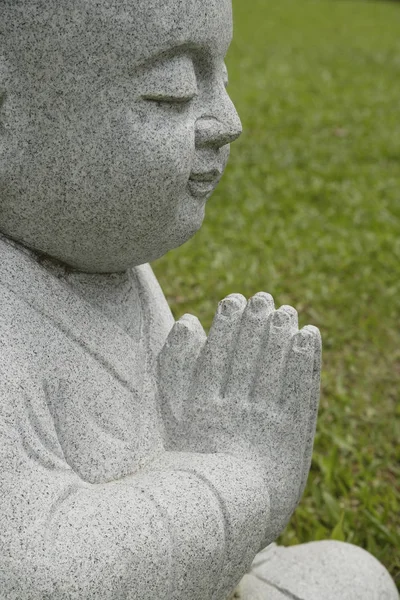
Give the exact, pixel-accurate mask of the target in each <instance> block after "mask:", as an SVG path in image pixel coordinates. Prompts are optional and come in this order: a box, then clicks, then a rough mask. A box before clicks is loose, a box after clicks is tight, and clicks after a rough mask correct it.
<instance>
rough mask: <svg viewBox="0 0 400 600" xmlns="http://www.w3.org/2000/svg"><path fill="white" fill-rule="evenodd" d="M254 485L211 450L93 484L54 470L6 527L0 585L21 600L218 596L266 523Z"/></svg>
mask: <svg viewBox="0 0 400 600" xmlns="http://www.w3.org/2000/svg"><path fill="white" fill-rule="evenodd" d="M31 475H32V476H33V477H34V479H35V478H36V477H37V476H36V475H35V474H31ZM39 477H40V475H39ZM68 477H70V482H69V483H68ZM61 484H63V485H61ZM262 486H263V483H262V481H260V480H259V478H258V477H257V474H256V473H251V467H249V466H248V465H244V464H241V465H239V463H238V461H236V459H233V458H231V457H229V456H213V455H181V454H177V455H174V454H168V455H165V456H164V457H163V458H162V459H160V460H159V461H157V463H154V464H153V465H152V466H151V467H149V468H148V469H147V471H146V472H142V473H139V474H137V475H135V476H130V477H127V478H124V479H121V480H119V481H116V482H113V483H107V484H102V485H91V484H84V483H83V482H81V481H80V480H79V479H78V478H77V477H75V476H73V475H72V473H71V474H70V476H66V475H61V474H60V477H57V476H56V480H55V481H54V483H53V480H48V482H47V484H46V483H45V482H44V481H43V482H42V483H41V485H40V486H39V487H38V490H39V489H40V493H41V497H40V498H37V500H35V505H36V504H37V507H36V508H34V507H33V505H32V503H30V506H29V507H28V506H27V507H26V509H25V516H24V515H23V514H22V513H21V517H22V519H21V524H22V527H19V526H18V525H17V523H15V528H14V526H13V531H11V530H10V531H9V534H10V535H9V537H10V539H14V540H18V547H21V550H19V549H17V548H16V547H15V544H14V542H13V544H14V545H13V548H12V549H11V548H10V549H9V551H7V552H6V554H7V555H8V554H10V555H11V556H12V561H11V562H10V564H8V563H7V565H5V564H3V567H4V568H3V569H1V571H2V572H3V573H4V574H5V579H4V581H2V582H1V587H2V589H3V590H7V593H8V594H9V595H8V596H7V597H10V598H13V596H12V593H14V591H15V590H17V595H16V596H15V597H16V598H18V597H24V598H27V600H42V598H43V597H44V596H46V594H47V595H51V598H52V599H54V600H67V599H68V600H70V599H74V598H79V599H84V598H89V597H96V598H97V599H98V600H111V599H113V598H115V597H116V596H117V595H118V593H120V594H121V596H122V595H123V596H124V598H126V599H127V600H134V599H135V600H136V599H137V598H140V599H141V600H153V599H154V598H164V597H165V598H168V600H187V599H188V598H190V600H206V599H207V598H211V597H212V598H213V599H214V598H215V600H225V598H226V596H227V594H228V593H229V592H230V591H231V590H232V589H233V587H234V586H235V584H236V583H237V580H238V579H239V578H240V577H241V575H242V574H243V573H244V571H245V569H246V568H247V567H248V566H249V564H250V562H251V560H252V559H253V557H254V555H255V553H256V551H257V549H258V546H259V543H260V537H261V535H262V532H263V528H264V526H265V523H266V522H267V512H268V497H267V496H266V495H265V494H264V492H263V489H262ZM25 487H27V488H28V487H32V486H31V484H29V482H28V481H27V480H26V479H25V482H24V483H23V485H22V487H21V492H22V490H23V489H24V488H25ZM14 488H15V486H14ZM57 489H58V490H59V491H58V492H57ZM23 505H24V503H23V502H20V508H22V507H23ZM33 510H34V513H33V512H32V511H33ZM39 510H40V514H41V515H43V517H42V516H40V518H39V513H38V511H39ZM28 524H29V531H28V529H27V525H28ZM33 524H34V529H32V525H33ZM21 529H22V531H21ZM6 535H7V534H6ZM23 546H26V548H25V549H24V550H22V547H23ZM5 550H7V548H5ZM0 579H1V576H0Z"/></svg>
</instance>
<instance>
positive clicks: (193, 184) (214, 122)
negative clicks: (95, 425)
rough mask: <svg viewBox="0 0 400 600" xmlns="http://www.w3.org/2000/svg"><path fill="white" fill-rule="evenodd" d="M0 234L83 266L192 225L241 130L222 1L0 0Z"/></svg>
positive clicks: (161, 241)
mask: <svg viewBox="0 0 400 600" xmlns="http://www.w3.org/2000/svg"><path fill="white" fill-rule="evenodd" d="M0 14H1V22H0V231H2V232H3V233H4V234H5V235H7V236H9V237H11V238H13V239H15V240H17V241H20V242H21V243H23V244H25V245H26V246H28V247H30V248H33V249H35V250H37V251H39V252H41V253H45V254H47V255H50V256H52V257H54V258H56V259H58V260H60V261H62V262H64V263H66V264H68V265H70V266H72V267H74V268H76V269H79V270H82V271H88V272H99V273H101V272H102V273H106V272H117V271H123V270H126V269H127V268H129V267H130V266H134V265H138V264H142V263H144V262H147V261H151V260H154V259H156V258H158V257H159V256H161V255H163V254H164V253H165V252H167V251H168V250H170V249H171V248H174V247H177V246H179V245H180V244H182V243H184V242H185V241H186V240H187V239H188V238H190V237H191V236H192V235H193V234H194V233H195V232H196V231H197V230H198V229H199V227H200V225H201V223H202V220H203V218H204V209H205V204H206V201H207V199H208V197H209V196H210V195H211V193H212V191H213V190H214V188H215V186H216V185H217V183H218V181H219V179H220V177H221V175H222V172H223V171H224V168H225V166H226V162H227V159H228V154H229V143H230V142H231V141H233V140H235V139H236V138H237V137H238V135H239V134H240V131H241V125H240V120H239V118H238V116H237V113H236V111H235V109H234V107H233V105H232V102H231V100H230V99H229V97H228V95H227V92H226V78H227V75H226V69H225V66H224V57H225V54H226V52H227V50H228V46H229V43H230V40H231V30H232V18H231V5H230V0H63V1H62V2H60V1H59V0H0Z"/></svg>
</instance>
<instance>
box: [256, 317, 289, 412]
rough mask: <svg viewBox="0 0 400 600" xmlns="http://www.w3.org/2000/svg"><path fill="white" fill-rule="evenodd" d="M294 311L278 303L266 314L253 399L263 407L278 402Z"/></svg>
mask: <svg viewBox="0 0 400 600" xmlns="http://www.w3.org/2000/svg"><path fill="white" fill-rule="evenodd" d="M297 322H298V318H297V312H296V311H295V309H294V308H292V307H291V306H281V307H280V308H279V309H278V310H277V311H275V312H274V313H272V314H271V315H270V317H269V329H268V335H267V339H266V344H265V346H264V347H263V348H262V350H261V353H260V355H259V360H258V364H257V369H256V378H255V385H254V389H253V393H252V399H253V402H254V403H256V404H260V405H262V406H265V405H266V404H269V403H272V402H277V401H278V399H279V398H280V391H281V388H282V383H283V374H282V368H283V359H284V356H285V353H286V352H287V350H288V347H289V343H290V339H291V337H292V335H293V334H294V333H295V332H296V331H297Z"/></svg>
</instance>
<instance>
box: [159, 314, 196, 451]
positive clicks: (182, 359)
mask: <svg viewBox="0 0 400 600" xmlns="http://www.w3.org/2000/svg"><path fill="white" fill-rule="evenodd" d="M205 341H206V334H205V332H204V329H203V327H202V326H201V324H200V321H199V320H198V319H197V318H196V317H194V316H193V315H189V314H186V315H184V316H183V317H182V318H181V319H179V321H177V322H176V323H175V324H174V326H173V327H172V329H171V331H170V333H169V335H168V338H167V340H166V342H165V345H164V347H163V348H162V350H161V352H160V354H159V356H158V365H157V375H158V390H159V399H160V410H161V416H162V420H163V423H164V427H165V434H166V436H165V442H166V445H167V446H169V448H168V449H172V448H171V444H173V443H174V441H175V443H176V439H177V436H178V430H180V429H181V427H182V424H183V420H184V411H185V403H186V400H187V397H188V393H189V388H190V385H191V383H192V381H193V376H194V370H195V366H196V362H197V358H198V356H199V354H200V351H201V349H202V347H203V345H204V343H205Z"/></svg>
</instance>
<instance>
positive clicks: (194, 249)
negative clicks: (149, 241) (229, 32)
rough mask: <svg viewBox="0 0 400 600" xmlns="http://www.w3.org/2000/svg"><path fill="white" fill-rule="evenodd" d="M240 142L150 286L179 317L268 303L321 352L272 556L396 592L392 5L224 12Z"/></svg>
mask: <svg viewBox="0 0 400 600" xmlns="http://www.w3.org/2000/svg"><path fill="white" fill-rule="evenodd" d="M234 9H235V39H234V43H233V45H232V47H231V50H230V54H229V57H228V67H229V71H230V81H231V83H230V93H231V96H232V98H233V100H234V101H235V103H236V106H237V108H238V111H239V113H240V115H241V117H242V121H243V126H244V133H243V135H242V137H241V138H240V139H239V140H238V141H237V142H236V143H235V144H234V145H233V147H232V155H231V161H230V164H229V167H228V170H227V173H226V175H225V177H224V179H223V181H222V183H221V185H220V188H219V189H218V190H217V192H216V193H215V195H214V196H213V198H212V199H211V200H210V201H209V205H208V209H207V217H206V221H205V224H204V227H203V229H202V230H201V232H200V233H199V234H198V235H197V236H196V237H195V238H194V239H193V240H191V241H190V242H189V243H188V244H186V245H185V246H184V247H182V248H180V249H178V250H176V251H174V252H172V253H170V254H168V256H167V257H165V258H163V259H162V260H160V261H158V262H157V263H156V264H155V265H154V266H155V271H156V273H157V275H158V277H159V279H160V282H161V284H162V286H163V288H164V290H165V292H166V294H167V297H168V300H169V302H170V304H171V306H172V308H173V311H174V314H175V315H176V317H178V316H181V315H182V314H183V313H184V312H191V313H194V314H196V315H197V316H198V317H199V318H200V319H201V320H202V322H203V324H204V325H205V326H206V327H208V326H209V325H210V322H211V319H212V316H213V313H214V310H215V307H216V304H217V302H218V301H219V300H220V299H221V298H222V297H223V296H225V295H226V294H229V293H231V292H234V291H235V292H236V291H240V292H242V293H243V294H245V295H246V296H250V295H252V294H253V293H255V292H257V291H259V290H266V291H269V292H271V293H272V294H273V295H274V297H275V299H276V301H277V303H279V304H291V305H293V306H295V307H296V308H297V309H298V310H299V313H300V316H301V323H302V324H306V323H308V322H310V323H312V324H315V325H317V326H318V327H319V328H320V329H321V332H322V336H323V341H324V370H323V392H322V399H321V410H320V417H319V423H318V433H317V436H316V443H315V452H314V459H313V465H312V472H311V475H310V478H309V483H308V487H307V489H306V492H305V494H304V497H303V500H302V503H301V505H300V506H299V508H298V509H297V511H296V513H295V515H294V516H293V519H292V521H291V524H290V526H289V527H288V528H287V530H286V531H285V533H284V534H283V536H282V538H281V541H282V542H283V543H285V544H295V543H299V542H305V541H309V540H315V539H322V538H336V539H343V540H346V541H349V542H352V543H355V544H357V545H360V546H362V547H364V548H366V549H367V550H369V551H370V552H372V553H373V554H374V555H375V556H376V557H377V558H378V559H380V560H381V561H382V562H383V563H384V564H385V565H386V566H387V568H388V569H389V570H390V572H391V573H392V575H393V576H394V577H396V578H397V580H398V582H400V418H399V417H400V409H399V405H400V403H399V396H400V4H398V3H389V2H388V3H386V2H365V3H364V2H341V1H336V2H335V1H327V0H326V1H323V0H321V1H315V2H310V1H308V0H279V2H277V1H276V0H251V2H244V1H243V0H236V1H234Z"/></svg>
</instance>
